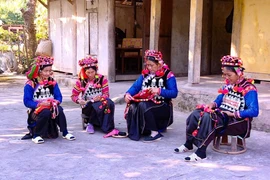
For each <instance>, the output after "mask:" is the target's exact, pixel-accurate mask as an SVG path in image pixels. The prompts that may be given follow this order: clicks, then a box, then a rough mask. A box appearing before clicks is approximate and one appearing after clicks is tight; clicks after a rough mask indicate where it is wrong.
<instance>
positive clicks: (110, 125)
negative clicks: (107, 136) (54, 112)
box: [71, 56, 114, 134]
mask: <svg viewBox="0 0 270 180" xmlns="http://www.w3.org/2000/svg"><path fill="white" fill-rule="evenodd" d="M79 65H80V66H81V67H82V68H81V71H80V73H79V78H78V80H77V81H76V84H75V86H74V88H73V90H72V95H71V99H72V101H73V102H75V103H77V104H80V105H81V107H82V115H84V116H85V117H86V118H85V120H86V122H85V123H86V124H87V126H86V132H88V133H89V134H93V133H94V132H95V131H94V125H95V126H99V127H100V128H101V130H102V131H103V132H105V133H108V132H110V131H112V130H113V129H114V102H113V101H112V100H111V99H110V98H109V86H108V80H107V79H106V78H105V77H104V76H103V75H101V74H98V73H97V71H98V60H97V59H96V58H94V57H92V56H88V57H86V58H84V59H81V60H80V61H79ZM80 94H81V97H79V95H80Z"/></svg>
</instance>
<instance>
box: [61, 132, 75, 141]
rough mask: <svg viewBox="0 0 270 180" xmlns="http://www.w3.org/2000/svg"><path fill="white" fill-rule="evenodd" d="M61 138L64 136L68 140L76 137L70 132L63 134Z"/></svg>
mask: <svg viewBox="0 0 270 180" xmlns="http://www.w3.org/2000/svg"><path fill="white" fill-rule="evenodd" d="M63 138H64V139H67V140H69V141H73V140H75V139H76V138H75V137H74V136H73V135H72V134H70V133H68V134H67V135H66V136H63Z"/></svg>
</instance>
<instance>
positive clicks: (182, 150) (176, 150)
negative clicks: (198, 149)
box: [174, 144, 191, 153]
mask: <svg viewBox="0 0 270 180" xmlns="http://www.w3.org/2000/svg"><path fill="white" fill-rule="evenodd" d="M188 151H191V150H189V149H188V148H187V147H186V146H185V145H184V144H183V145H181V146H180V147H178V148H175V149H174V152H175V153H184V152H188Z"/></svg>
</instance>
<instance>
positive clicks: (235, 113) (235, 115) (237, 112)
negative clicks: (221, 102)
mask: <svg viewBox="0 0 270 180" xmlns="http://www.w3.org/2000/svg"><path fill="white" fill-rule="evenodd" d="M234 117H235V118H236V119H240V118H241V116H240V113H239V111H235V112H234Z"/></svg>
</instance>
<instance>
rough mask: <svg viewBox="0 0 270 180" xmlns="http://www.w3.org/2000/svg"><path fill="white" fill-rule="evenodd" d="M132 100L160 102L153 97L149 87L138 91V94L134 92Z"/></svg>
mask: <svg viewBox="0 0 270 180" xmlns="http://www.w3.org/2000/svg"><path fill="white" fill-rule="evenodd" d="M132 101H134V102H142V101H153V102H154V103H156V104H160V103H161V101H157V100H156V99H155V94H153V93H152V92H151V91H150V89H145V90H142V91H140V92H139V93H138V94H135V95H134V96H133V100H132Z"/></svg>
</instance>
